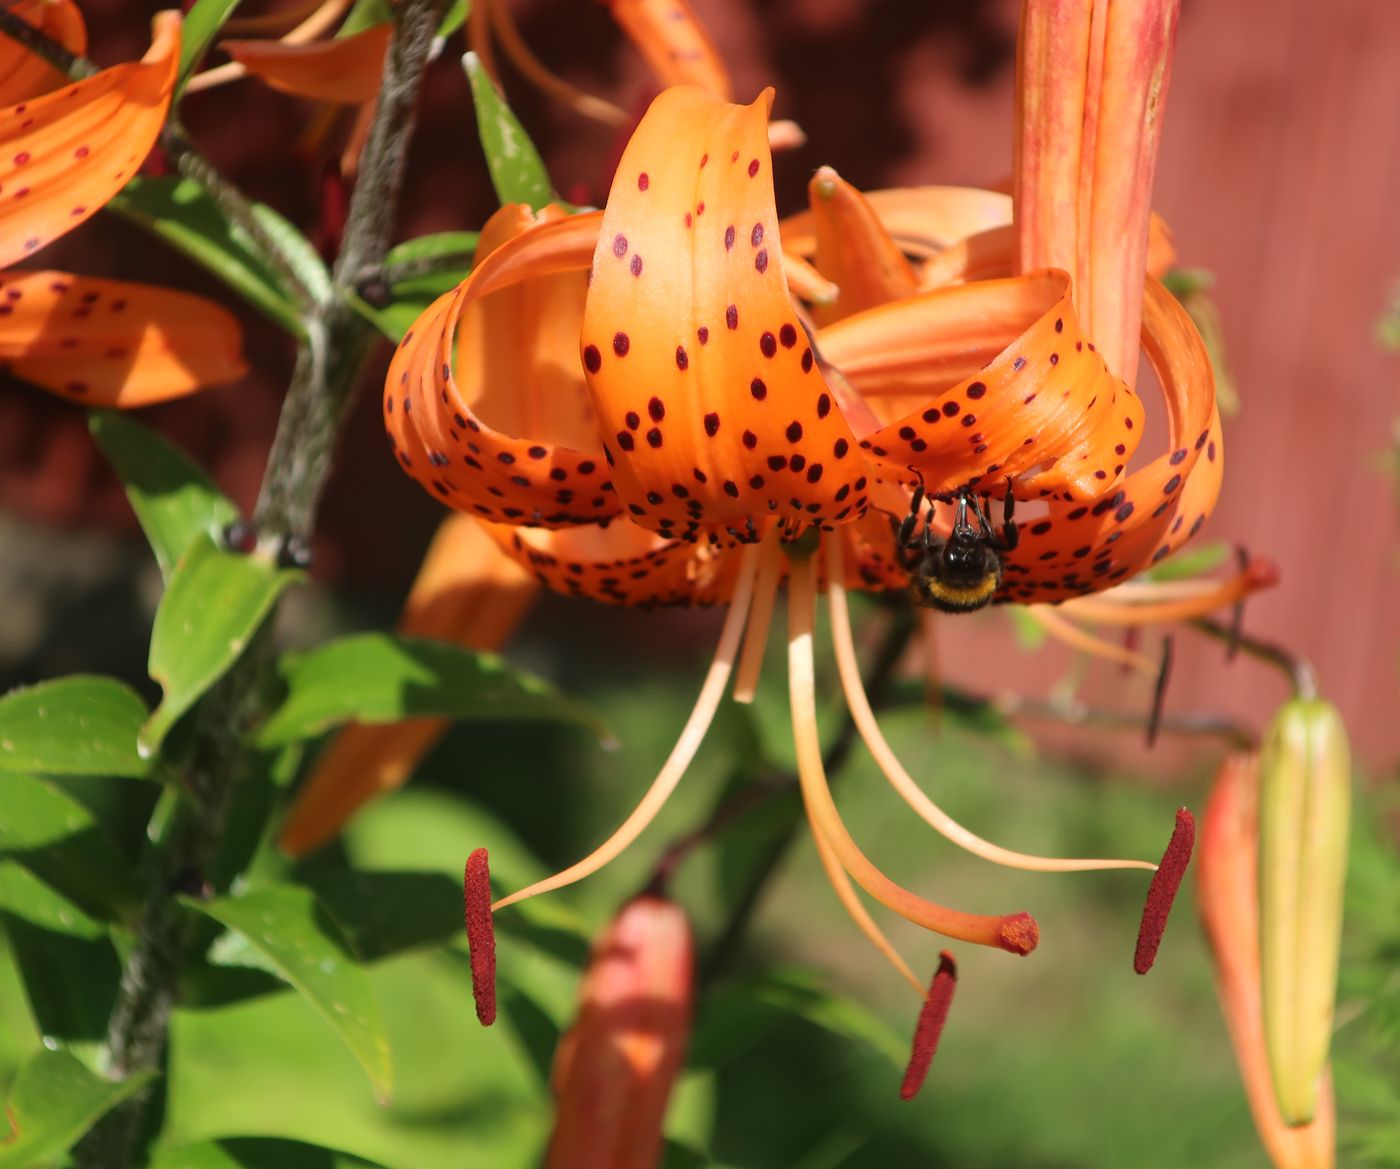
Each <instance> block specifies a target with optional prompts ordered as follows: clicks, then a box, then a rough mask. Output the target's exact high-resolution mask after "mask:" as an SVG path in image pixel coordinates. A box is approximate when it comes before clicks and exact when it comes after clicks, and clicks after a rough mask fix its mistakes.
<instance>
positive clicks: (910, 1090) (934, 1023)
mask: <svg viewBox="0 0 1400 1169" xmlns="http://www.w3.org/2000/svg"><path fill="white" fill-rule="evenodd" d="M957 986H958V964H957V963H956V962H955V961H953V955H952V954H950V953H948V951H947V950H944V951H943V952H942V953H941V954H939V955H938V969H937V970H936V971H935V972H934V975H933V981H932V982H931V983H929V987H928V994H927V995H926V996H925V997H924V1006H923V1009H922V1010H921V1011H920V1012H919V1022H918V1024H917V1026H916V1027H915V1028H914V1047H913V1050H912V1051H910V1053H909V1066H908V1067H906V1068H905V1069H904V1082H903V1083H902V1084H900V1086H899V1098H900V1099H901V1100H912V1099H914V1097H915V1096H917V1095H918V1094H919V1089H920V1088H922V1087H923V1086H924V1077H925V1076H927V1075H928V1069H929V1064H931V1063H932V1062H933V1057H934V1053H935V1052H937V1051H938V1040H939V1038H940V1037H941V1036H942V1034H943V1024H944V1023H945V1022H947V1020H948V1008H949V1007H951V1006H952V1005H953V991H955V990H956V989H957Z"/></svg>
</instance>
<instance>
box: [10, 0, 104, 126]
mask: <svg viewBox="0 0 1400 1169" xmlns="http://www.w3.org/2000/svg"><path fill="white" fill-rule="evenodd" d="M9 11H10V15H11V16H17V17H19V18H20V19H21V20H23V21H25V22H26V23H28V24H32V25H33V26H34V27H35V28H37V29H38V30H39V31H40V32H41V33H43V34H44V35H45V36H46V37H48V38H49V40H51V41H56V42H57V43H58V44H60V45H62V46H63V47H64V48H65V49H67V50H68V51H69V52H70V53H75V54H77V55H78V56H81V55H82V54H84V53H86V52H87V26H86V25H85V24H84V23H83V14H82V13H81V12H79V11H78V6H77V5H76V4H74V3H73V0H19V3H17V4H12V5H10V9H9ZM67 80H68V76H67V74H65V73H64V72H62V70H59V69H55V68H54V67H53V66H52V65H50V64H49V63H48V62H47V61H45V60H44V59H43V58H42V57H39V56H37V55H36V54H34V53H31V52H30V51H29V50H28V49H26V48H25V47H24V46H23V45H21V44H20V43H19V42H18V41H12V40H10V38H9V37H0V106H10V105H14V104H15V103H16V102H21V101H28V100H29V99H30V98H32V97H38V96H39V95H40V94H41V93H48V92H49V90H51V89H57V88H58V87H59V86H60V85H63V84H64V83H65V82H66V81H67Z"/></svg>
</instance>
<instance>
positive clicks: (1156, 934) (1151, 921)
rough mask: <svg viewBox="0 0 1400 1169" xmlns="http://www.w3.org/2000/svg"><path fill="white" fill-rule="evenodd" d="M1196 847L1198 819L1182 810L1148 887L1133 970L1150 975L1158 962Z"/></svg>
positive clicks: (1177, 814) (1180, 809)
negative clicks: (1149, 972)
mask: <svg viewBox="0 0 1400 1169" xmlns="http://www.w3.org/2000/svg"><path fill="white" fill-rule="evenodd" d="M1195 845H1196V818H1195V817H1194V816H1193V815H1192V814H1191V809H1189V808H1178V809H1177V812H1176V827H1175V828H1174V829H1173V830H1172V838H1171V840H1169V841H1168V842H1167V851H1166V852H1164V853H1163V854H1162V863H1161V864H1160V865H1158V866H1157V871H1156V872H1155V873H1153V874H1152V883H1151V884H1150V885H1149V886H1148V887H1147V904H1146V905H1145V906H1144V907H1143V910H1142V924H1141V925H1140V926H1139V927H1138V940H1137V949H1136V951H1134V953H1133V969H1134V970H1135V971H1137V973H1139V974H1146V973H1147V972H1148V971H1149V970H1151V969H1152V964H1153V963H1154V962H1155V961H1156V960H1157V949H1158V947H1160V946H1161V944H1162V935H1163V933H1165V932H1166V929H1167V918H1168V917H1169V916H1170V915H1171V911H1172V903H1173V902H1174V901H1175V900H1176V891H1177V890H1178V889H1180V888H1181V878H1182V877H1184V876H1185V875H1186V866H1187V865H1188V864H1190V863H1191V850H1192V849H1193V848H1194V847H1195Z"/></svg>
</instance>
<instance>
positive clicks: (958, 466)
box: [817, 270, 1143, 499]
mask: <svg viewBox="0 0 1400 1169" xmlns="http://www.w3.org/2000/svg"><path fill="white" fill-rule="evenodd" d="M817 343H818V346H819V347H820V349H821V353H822V356H823V358H825V359H826V360H827V361H829V362H831V363H832V364H833V365H835V366H836V367H838V368H839V369H840V370H841V372H842V373H843V374H845V376H846V377H847V378H848V379H849V380H850V382H851V383H852V385H854V386H855V388H856V389H857V390H859V391H860V393H861V395H862V396H863V397H864V398H865V400H866V401H867V402H869V403H871V405H872V408H873V409H874V410H875V411H876V412H877V413H878V414H881V416H882V417H889V414H888V413H886V412H885V411H882V410H881V402H882V400H884V399H891V400H893V401H895V402H897V403H898V407H897V409H908V407H909V405H910V403H917V405H916V406H915V407H914V408H913V409H908V412H907V413H904V414H902V415H900V416H897V417H895V418H894V420H893V421H890V422H889V423H888V424H887V425H885V426H883V427H880V428H879V429H876V430H874V431H872V432H870V433H867V434H865V435H864V437H863V438H862V440H861V447H862V449H864V450H865V451H866V454H867V458H869V459H871V460H872V461H873V462H877V463H879V464H882V465H883V466H885V467H886V468H887V470H888V471H889V473H890V475H891V476H892V477H894V478H900V479H905V480H908V479H909V478H910V472H913V473H914V475H915V476H916V477H918V478H920V479H922V481H923V482H924V485H925V487H926V488H927V489H928V490H930V491H940V490H951V489H953V488H956V487H959V486H962V485H965V484H969V483H970V484H973V485H976V484H978V483H982V482H984V481H986V482H997V483H999V482H1001V481H1003V480H1005V479H1006V478H1008V477H1010V478H1012V479H1013V480H1016V481H1017V482H1016V487H1015V490H1016V494H1017V495H1018V497H1020V498H1048V497H1056V498H1061V499H1090V498H1093V497H1094V496H1096V495H1098V494H1100V493H1101V492H1103V491H1104V490H1105V489H1106V488H1108V487H1109V486H1111V485H1112V483H1113V482H1114V480H1115V479H1116V478H1117V476H1118V475H1119V474H1120V473H1121V472H1122V469H1123V465H1124V464H1125V463H1126V461H1127V460H1126V456H1127V454H1129V453H1131V451H1132V449H1133V447H1135V446H1136V443H1137V438H1138V436H1140V435H1141V433H1142V431H1141V423H1142V417H1143V411H1142V403H1141V402H1140V401H1139V400H1138V398H1137V396H1136V395H1135V394H1134V393H1133V392H1132V391H1131V390H1129V389H1128V388H1127V387H1126V386H1125V385H1124V384H1123V383H1122V381H1121V380H1119V379H1118V378H1117V377H1115V376H1113V375H1112V374H1111V373H1109V371H1108V369H1107V367H1106V366H1105V365H1104V362H1103V360H1102V359H1101V358H1100V357H1099V356H1098V354H1097V353H1096V352H1095V349H1094V345H1093V342H1092V341H1090V340H1089V339H1088V338H1087V337H1085V336H1084V334H1083V332H1082V331H1081V330H1080V327H1079V323H1078V320H1077V318H1076V316H1075V313H1074V308H1073V305H1072V303H1071V295H1070V285H1069V277H1068V276H1067V275H1066V274H1065V273H1064V272H1060V271H1056V270H1048V271H1043V272H1035V273H1030V274H1028V275H1026V276H1022V277H1011V278H1006V279H1002V280H983V281H977V282H975V283H972V284H964V285H956V286H953V287H949V288H942V289H936V290H934V291H931V292H926V293H922V294H920V295H918V296H914V297H907V298H905V299H903V300H899V301H895V302H892V303H890V304H887V305H883V306H881V307H879V308H875V309H871V310H869V311H867V312H864V313H860V314H857V315H856V316H854V317H848V318H846V319H845V320H843V321H839V322H837V323H836V324H834V325H832V326H830V327H828V328H826V329H823V330H822V331H821V332H820V333H819V334H818V336H817ZM1120 449H1121V451H1122V452H1123V453H1121V454H1119V453H1116V452H1118V451H1119V450H1120ZM1037 468H1043V469H1040V470H1037ZM1032 472H1034V474H1031V473H1032ZM1023 476H1024V478H1022V477H1023Z"/></svg>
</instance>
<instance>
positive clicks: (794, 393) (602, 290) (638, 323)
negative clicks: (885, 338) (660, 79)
mask: <svg viewBox="0 0 1400 1169" xmlns="http://www.w3.org/2000/svg"><path fill="white" fill-rule="evenodd" d="M771 100H772V91H771V90H770V91H767V92H765V93H764V94H763V95H762V96H761V97H760V98H759V100H758V101H756V102H755V103H754V104H753V105H750V106H730V105H726V104H724V103H721V102H716V101H713V100H711V99H710V98H708V97H706V96H705V95H704V94H702V93H701V92H700V91H699V90H697V89H691V88H687V87H680V88H676V89H671V90H667V91H666V92H665V93H663V94H662V95H661V96H660V97H658V98H657V99H656V101H655V102H654V103H653V104H652V106H651V109H650V110H649V111H648V112H647V114H646V116H645V117H644V118H643V119H642V122H641V124H640V125H639V126H638V128H637V131H636V133H635V134H634V135H633V137H632V140H631V142H630V143H629V144H628V147H627V150H626V152H625V153H624V154H623V156H622V161H621V162H620V163H619V165H618V170H617V176H616V178H615V180H614V182H613V189H612V193H611V195H610V197H609V199H608V209H607V212H606V213H605V215H604V219H603V228H602V232H601V234H600V237H599V240H598V249H597V253H596V255H595V257H594V261H593V283H592V285H591V287H590V289H589V294H588V307H587V309H586V311H585V313H584V325H583V363H584V368H585V370H586V371H587V374H588V385H589V389H590V390H591V391H592V393H593V400H594V404H595V407H596V412H597V416H598V420H599V425H600V428H601V430H602V433H603V436H604V443H605V450H606V451H607V453H608V455H609V457H610V458H611V459H613V460H615V464H616V465H615V467H614V471H613V482H614V484H615V485H616V488H617V491H618V494H619V495H620V497H621V498H622V500H623V502H624V503H625V504H626V505H627V509H628V511H629V512H630V514H631V515H632V516H633V517H634V518H635V519H636V521H637V522H638V523H640V524H642V525H643V526H645V527H648V528H651V529H652V530H653V531H657V532H660V533H662V534H663V535H693V534H695V533H697V532H699V531H700V530H701V529H702V528H704V527H706V526H710V527H716V526H717V527H736V528H743V527H744V526H745V525H747V524H751V523H752V521H753V520H754V518H755V517H766V516H770V515H771V516H774V517H775V518H778V519H780V520H783V521H785V522H788V523H793V524H797V525H798V526H800V527H805V526H806V525H807V524H809V523H814V522H816V523H841V522H845V521H846V520H848V519H849V518H851V517H852V516H854V515H856V514H859V513H860V512H861V511H863V510H864V508H865V507H866V505H867V503H868V497H867V494H866V492H867V489H868V481H867V475H866V471H867V468H866V467H865V466H864V463H863V460H861V459H859V458H858V457H855V455H856V452H855V451H854V449H853V448H854V436H853V435H852V434H851V431H850V428H849V426H848V425H847V423H846V421H845V419H844V418H843V417H842V416H841V413H840V411H839V410H837V409H836V407H835V402H834V399H833V396H832V394H831V392H830V390H829V388H828V386H827V385H826V383H825V382H824V381H823V379H822V376H821V374H820V372H819V371H818V370H817V367H816V361H815V355H814V354H813V351H812V349H811V346H810V345H809V344H808V343H807V338H806V335H805V332H804V330H803V328H802V326H801V324H800V322H799V321H798V319H797V317H796V315H795V313H794V311H793V307H792V304H791V302H790V300H789V295H788V288H787V281H786V279H785V278H784V275H783V269H782V260H781V256H782V251H781V244H780V241H779V238H778V223H777V214H776V211H775V208H774V203H773V182H772V160H771V157H770V154H769V148H768V136H767V114H768V108H769V105H770V104H771Z"/></svg>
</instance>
